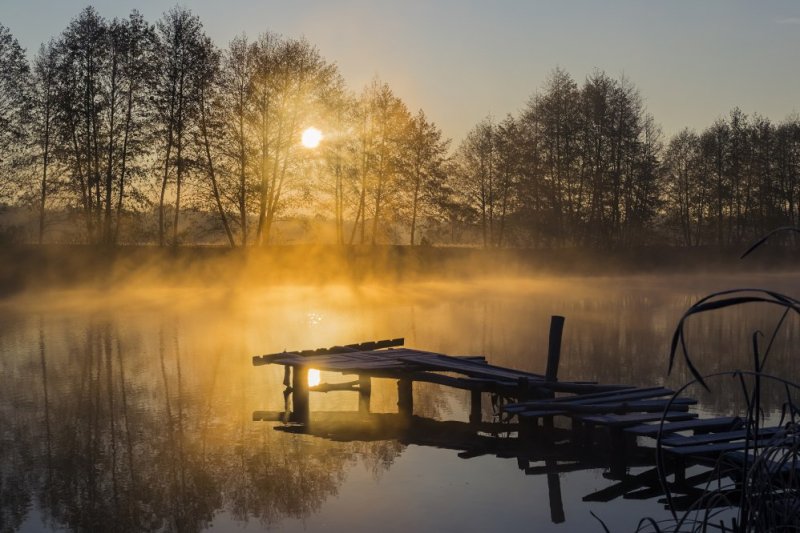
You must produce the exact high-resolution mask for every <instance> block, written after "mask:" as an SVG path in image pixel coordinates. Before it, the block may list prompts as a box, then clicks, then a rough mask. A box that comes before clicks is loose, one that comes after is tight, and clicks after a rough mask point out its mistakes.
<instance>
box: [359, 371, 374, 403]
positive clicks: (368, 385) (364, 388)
mask: <svg viewBox="0 0 800 533" xmlns="http://www.w3.org/2000/svg"><path fill="white" fill-rule="evenodd" d="M370 396H372V381H371V379H370V377H369V376H365V375H363V374H360V375H359V376H358V412H359V413H369V400H370Z"/></svg>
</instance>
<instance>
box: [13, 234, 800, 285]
mask: <svg viewBox="0 0 800 533" xmlns="http://www.w3.org/2000/svg"><path fill="white" fill-rule="evenodd" d="M741 252H742V250H741V249H719V248H668V247H661V248H657V247H647V248H635V249H626V250H600V249H577V248H559V249H509V248H503V249H483V248H467V247H423V246H418V247H410V246H312V245H294V246H271V247H266V248H248V249H246V250H242V249H238V248H237V249H230V248H225V247H214V246H202V247H199V246H192V247H178V248H158V247H152V246H119V247H114V248H103V247H96V246H82V245H44V246H32V245H16V246H4V247H1V248H0V294H2V295H9V294H14V293H18V292H22V291H26V290H36V289H47V288H56V287H71V286H84V285H92V286H101V287H102V286H106V287H113V286H115V285H116V284H118V283H126V284H131V283H134V284H137V283H141V284H150V285H152V284H167V285H203V286H206V285H213V286H222V287H224V286H228V285H229V286H242V285H270V284H280V283H325V282H349V283H352V282H356V283H358V282H371V281H374V282H389V283H392V282H403V281H414V280H442V281H447V280H462V281H463V280H468V279H471V278H485V277H517V276H532V275H551V276H552V275H555V276H618V275H636V274H669V273H720V274H722V273H746V272H781V271H793V270H797V268H798V258H800V253H798V251H797V250H795V249H793V248H785V247H777V246H771V245H770V246H766V247H764V248H763V249H760V250H758V251H757V252H755V253H754V254H753V255H751V256H748V257H747V258H745V259H739V256H740V255H741Z"/></svg>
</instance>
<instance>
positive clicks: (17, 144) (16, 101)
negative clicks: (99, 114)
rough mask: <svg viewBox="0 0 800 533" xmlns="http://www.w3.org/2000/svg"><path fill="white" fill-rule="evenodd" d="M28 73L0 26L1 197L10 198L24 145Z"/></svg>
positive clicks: (20, 53) (21, 53) (16, 45)
mask: <svg viewBox="0 0 800 533" xmlns="http://www.w3.org/2000/svg"><path fill="white" fill-rule="evenodd" d="M29 76H30V71H29V67H28V62H27V60H26V59H25V51H24V50H23V49H22V47H21V46H20V45H19V43H18V42H17V40H16V39H15V38H14V37H13V36H12V35H11V32H10V31H9V30H8V28H6V27H5V26H3V25H2V24H0V198H2V197H6V198H8V197H10V196H11V195H12V194H13V193H12V191H13V190H14V189H15V188H14V187H12V184H13V182H14V181H15V178H16V177H17V174H18V172H19V167H20V164H21V163H22V157H23V156H24V151H25V144H26V142H27V135H28V133H29V132H28V131H27V127H26V126H27V123H28V121H27V118H28V115H29V111H30V93H29V88H30V77H29Z"/></svg>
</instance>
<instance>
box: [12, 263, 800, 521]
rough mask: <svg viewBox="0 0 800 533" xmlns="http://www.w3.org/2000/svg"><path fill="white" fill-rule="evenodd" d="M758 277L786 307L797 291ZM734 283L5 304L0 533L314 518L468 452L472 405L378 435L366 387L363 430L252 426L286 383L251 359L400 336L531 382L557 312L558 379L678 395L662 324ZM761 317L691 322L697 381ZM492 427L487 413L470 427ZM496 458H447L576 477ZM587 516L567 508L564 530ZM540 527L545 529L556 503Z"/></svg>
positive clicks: (711, 401) (340, 407)
mask: <svg viewBox="0 0 800 533" xmlns="http://www.w3.org/2000/svg"><path fill="white" fill-rule="evenodd" d="M766 281H767V282H768V283H771V284H772V285H773V286H774V287H775V288H779V289H781V290H784V291H786V292H789V293H791V287H792V284H793V280H792V278H791V277H774V278H771V279H768V280H766ZM736 283H737V281H736V280H719V279H707V280H691V281H686V280H676V279H672V280H652V279H650V280H641V279H640V280H613V279H610V280H600V279H586V280H581V281H576V280H562V281H547V282H543V281H536V280H515V281H512V282H504V283H495V282H489V281H487V282H476V283H473V284H470V285H460V284H450V285H448V284H438V285H434V284H426V285H413V286H400V287H394V288H375V289H370V288H363V287H362V288H348V287H287V288H283V289H276V290H270V291H269V292H264V293H258V294H247V295H242V294H232V293H215V292H211V291H173V292H171V293H163V294H161V295H157V294H156V295H153V294H147V295H138V296H137V295H136V294H133V295H126V298H125V299H124V301H123V299H119V300H118V299H106V300H103V299H102V298H99V297H97V295H92V294H83V295H82V294H80V293H73V294H70V295H69V297H63V298H62V296H64V295H60V296H58V295H53V296H52V297H53V298H54V300H51V301H49V302H47V304H41V303H35V302H30V301H27V302H7V303H5V304H4V305H3V306H2V308H0V375H2V380H3V383H2V387H0V530H4V531H5V530H15V529H18V528H20V527H23V526H25V525H26V524H27V525H30V524H38V521H41V522H42V523H43V524H44V526H45V527H47V528H51V529H61V528H68V529H86V530H96V531H103V530H142V529H145V530H150V529H167V530H178V531H196V530H202V529H205V528H208V527H210V526H211V525H213V524H214V523H215V522H216V521H217V520H218V519H219V517H220V514H221V513H222V514H224V515H225V516H227V517H230V518H231V519H232V520H233V521H235V522H237V523H247V522H255V523H258V524H263V525H279V524H283V523H285V521H286V520H291V519H305V518H308V517H310V516H313V515H315V514H319V513H322V514H323V515H324V513H326V512H328V511H325V506H326V502H330V501H331V500H335V499H336V498H337V496H338V494H339V491H340V490H341V488H342V486H343V485H344V484H346V483H347V482H348V479H349V478H350V477H351V476H353V472H354V469H356V468H365V469H366V470H367V471H368V472H369V473H370V476H372V477H373V478H374V479H380V478H381V477H382V476H384V475H385V474H386V473H387V471H388V470H389V469H390V468H391V467H392V465H393V464H395V463H396V462H397V461H398V459H399V458H400V457H402V456H403V454H404V453H406V450H407V447H408V446H415V447H416V446H418V445H426V446H427V445H436V446H441V445H443V443H442V440H441V439H439V442H438V443H437V442H436V441H437V435H449V436H454V437H458V438H462V437H463V438H466V436H465V435H466V434H465V433H464V431H466V430H464V428H466V427H468V426H469V424H467V423H466V422H465V421H466V420H467V418H468V415H469V402H468V400H469V397H468V394H467V393H461V392H456V391H450V392H444V393H443V390H442V389H441V388H439V387H436V386H429V387H420V388H417V389H415V398H414V403H415V415H416V416H415V417H414V420H416V422H414V424H416V425H415V426H413V427H403V426H398V425H396V424H395V423H389V422H390V421H391V420H392V418H391V417H392V416H394V415H393V414H391V413H394V412H396V402H397V396H396V388H395V384H394V383H392V382H385V383H383V382H381V381H380V380H378V381H377V382H376V383H374V384H373V391H372V397H371V411H372V414H371V415H369V416H371V417H377V418H373V419H371V420H370V421H369V423H368V424H367V425H366V426H363V424H362V425H361V426H359V425H358V424H355V423H354V421H352V420H350V421H347V420H344V421H341V420H340V421H339V422H340V423H339V426H338V427H333V426H329V427H327V428H326V429H324V431H323V430H320V431H323V433H324V436H326V438H324V439H320V438H316V437H315V436H314V435H313V434H312V435H297V434H294V433H292V432H291V431H287V430H286V429H285V428H284V430H282V431H275V428H276V427H280V426H279V425H278V424H270V423H263V422H253V421H252V412H253V411H254V410H259V409H261V410H274V411H279V410H282V409H284V405H283V396H282V391H283V383H282V381H283V373H282V371H281V369H279V368H270V367H262V368H257V369H256V368H253V367H252V366H251V364H250V360H251V356H252V355H254V354H259V353H265V352H269V351H277V350H279V349H282V348H288V349H292V348H297V347H315V346H326V345H334V344H345V343H349V342H355V341H361V340H370V339H377V338H390V337H397V336H402V335H405V336H406V339H407V344H408V345H410V346H414V347H418V348H423V349H431V350H435V351H442V352H445V353H453V354H471V355H475V354H483V355H487V357H488V358H489V361H490V362H492V363H494V364H501V365H508V366H513V367H516V368H520V369H523V370H530V371H541V370H542V369H543V368H544V366H545V357H546V354H545V351H546V350H545V348H546V344H547V328H548V323H549V317H550V315H552V314H561V315H564V316H566V317H567V324H566V329H565V333H564V351H563V355H562V365H561V370H560V375H561V376H562V377H563V378H565V379H567V378H574V379H593V380H598V381H602V382H614V383H630V384H636V385H656V384H660V383H664V382H669V383H673V384H674V383H681V382H683V381H686V380H688V374H687V373H686V372H685V369H683V368H682V367H679V368H678V369H677V373H676V375H675V376H674V377H673V378H671V379H670V380H665V373H666V353H667V346H668V339H669V336H670V335H671V332H672V329H671V328H672V326H673V325H674V324H675V323H676V322H677V319H678V318H679V316H680V314H681V313H682V311H683V310H684V309H685V308H686V307H688V305H690V304H691V303H692V302H693V301H694V299H695V298H696V297H698V296H700V295H702V294H705V293H706V292H710V291H711V290H714V289H716V288H718V286H719V285H720V284H724V286H735V284H736ZM748 284H749V283H748ZM56 296H58V297H59V298H61V301H57V300H55V298H56ZM98 302H99V303H98ZM310 317H314V318H313V320H312V319H310ZM774 318H775V317H773V316H772V315H770V314H768V313H767V312H766V311H764V310H761V309H758V310H754V309H746V308H736V309H732V310H729V311H726V312H725V313H724V315H723V316H719V317H717V316H708V317H698V320H696V321H694V322H692V324H690V331H689V335H690V336H691V337H692V338H695V339H697V352H696V353H697V354H698V355H697V359H698V360H699V361H701V365H702V366H703V371H704V372H712V371H716V370H722V369H729V368H736V367H737V366H738V367H742V368H744V367H747V366H748V365H749V360H750V359H749V358H750V355H749V352H748V348H749V340H748V339H749V336H750V334H751V333H752V331H753V330H754V329H757V328H758V329H763V330H765V331H766V330H768V326H769V325H770V324H771V323H772V322H774ZM786 326H787V327H786V329H785V330H783V332H782V333H781V334H780V336H779V338H778V341H777V342H778V343H779V344H778V345H776V347H775V351H774V354H773V355H772V356H771V361H770V367H771V368H772V369H773V370H774V371H775V372H776V373H781V374H783V375H786V376H796V375H797V364H798V363H797V361H795V360H794V359H793V358H792V354H793V351H792V349H791V348H792V347H793V346H796V345H797V341H798V338H799V337H800V332H799V331H798V325H797V321H796V320H793V321H790V322H789V323H787V325H786ZM701 392H702V391H699V390H698V391H693V392H692V394H695V395H696V396H698V397H699V398H700V399H701V402H702V404H703V408H704V409H706V410H707V411H708V412H710V413H713V414H722V413H724V412H725V411H727V410H728V409H729V407H730V406H731V405H732V404H733V402H734V401H735V400H734V396H733V395H732V394H733V393H731V394H727V395H726V393H725V391H715V394H700V393H701ZM776 394H777V393H776ZM311 402H312V406H311V407H312V411H316V412H320V411H334V412H340V413H341V412H346V411H358V399H357V398H356V397H355V395H350V394H347V393H335V392H333V393H328V394H327V395H321V394H320V395H314V394H312V398H311ZM485 403H486V402H485ZM381 413H384V414H383V415H382V414H381ZM386 413H388V414H386ZM492 414H493V413H492V411H491V406H490V405H488V404H487V405H486V406H485V416H484V419H485V420H491V416H492ZM337 416H348V415H337ZM334 422H336V419H335V418H331V419H330V420H328V423H329V424H334ZM431 424H434V425H431ZM435 424H445V425H444V426H436V425H435ZM448 424H449V425H448ZM454 424H455V425H454ZM458 424H461V425H460V426H459V425H458ZM317 427H318V428H322V427H323V426H319V425H318V426H317ZM375 428H383V429H382V430H381V431H376V430H375ZM386 428H390V430H389V429H386ZM398 428H400V429H402V431H400V429H398ZM437 428H438V429H437ZM459 428H460V429H459ZM473 429H474V428H470V432H471V434H472V433H475V432H474V431H473ZM367 430H369V431H371V432H372V433H367ZM337 432H338V433H337ZM319 435H321V436H322V433H319ZM475 435H477V436H478V437H480V434H479V433H475ZM332 437H333V438H332ZM484 440H485V439H484ZM451 444H452V443H451ZM462 444H463V442H462ZM478 444H480V446H483V448H481V447H480V446H478ZM493 446H495V445H493ZM497 446H501V447H500V448H491V449H490V448H487V447H486V443H485V442H483V441H479V442H478V443H477V444H476V443H474V442H471V443H470V447H469V448H466V447H463V446H461V447H457V446H452V445H450V446H445V447H446V448H449V449H457V450H459V451H460V452H466V453H468V454H469V453H473V454H474V453H478V451H479V450H481V449H483V450H488V451H487V453H492V454H495V455H497V454H499V455H501V456H511V457H516V458H517V459H518V461H519V465H521V467H522V468H523V470H525V469H529V471H528V472H529V473H535V474H538V473H544V474H546V473H547V472H548V468H549V471H550V473H551V476H550V478H548V479H549V482H550V489H551V490H550V492H551V494H552V493H553V492H554V490H555V485H554V483H555V482H556V481H557V480H558V479H559V478H558V475H557V476H556V478H553V477H552V474H553V472H560V473H561V475H567V476H569V475H570V474H566V473H565V472H566V471H567V470H569V468H568V467H567V466H565V465H564V464H563V463H565V460H564V459H563V457H562V458H561V459H558V458H555V459H554V458H553V457H552V456H551V457H550V458H549V459H548V457H547V456H546V454H544V455H542V456H541V457H537V458H530V457H529V458H525V457H522V456H521V455H514V453H516V452H515V450H513V449H508V448H502V446H511V443H510V441H509V442H508V443H506V444H498V445H497ZM585 459H587V460H588V459H589V458H585ZM540 460H541V464H540V463H539V462H538V461H540ZM526 461H527V463H526ZM548 461H549V462H548ZM553 461H555V462H553ZM589 465H590V466H592V465H593V466H594V467H598V468H599V467H600V465H599V463H597V462H596V461H595V462H594V463H591V462H590V463H589ZM556 466H558V468H555V467H556ZM416 468H419V469H423V468H425V466H424V465H422V464H421V465H418V466H417V467H416ZM530 469H532V470H530ZM506 481H507V480H505V479H503V478H502V476H500V475H499V474H498V479H496V480H492V479H487V480H485V482H486V483H487V484H489V485H492V483H494V485H492V486H493V488H490V489H487V492H488V495H487V496H486V498H487V499H488V500H489V501H491V500H492V498H502V497H503V484H504V483H505V482H506ZM567 486H569V482H567ZM373 489H374V490H376V491H378V492H379V493H380V491H382V490H383V491H387V494H388V491H389V490H390V489H389V488H381V486H380V484H377V485H375V486H373ZM406 489H409V490H411V489H412V487H406ZM391 490H395V489H391ZM558 492H559V493H560V491H558ZM580 492H581V494H579V495H578V497H579V498H580V497H582V496H583V495H584V494H585V493H586V491H585V490H583V488H581V489H580ZM570 494H571V493H570V492H569V490H567V492H565V493H564V496H563V497H564V498H565V499H567V500H568V499H569V498H570V497H571V496H570ZM412 499H413V498H412ZM552 501H553V500H552V498H551V502H552ZM542 505H544V504H542ZM630 505H634V504H630ZM349 511H351V512H353V511H355V509H349ZM330 512H333V511H330ZM337 512H342V511H341V510H339V511H337ZM395 512H397V513H402V512H403V511H402V510H401V509H398V510H397V511H395ZM430 512H435V511H430ZM582 512H583V511H582V510H573V511H572V512H570V513H567V515H566V519H567V522H568V523H569V522H570V520H573V519H574V517H575V516H576V515H577V514H580V513H582ZM586 513H588V511H586ZM633 514H639V513H638V511H634V512H633ZM464 515H465V516H468V515H469V509H464ZM550 515H551V517H556V518H557V515H558V506H556V508H555V510H553V509H550Z"/></svg>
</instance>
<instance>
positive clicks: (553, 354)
mask: <svg viewBox="0 0 800 533" xmlns="http://www.w3.org/2000/svg"><path fill="white" fill-rule="evenodd" d="M564 320H565V319H564V317H563V316H558V315H553V316H551V317H550V339H549V341H548V344H547V370H546V371H545V374H544V375H545V379H546V380H547V381H558V362H559V359H561V334H562V333H563V331H564Z"/></svg>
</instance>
